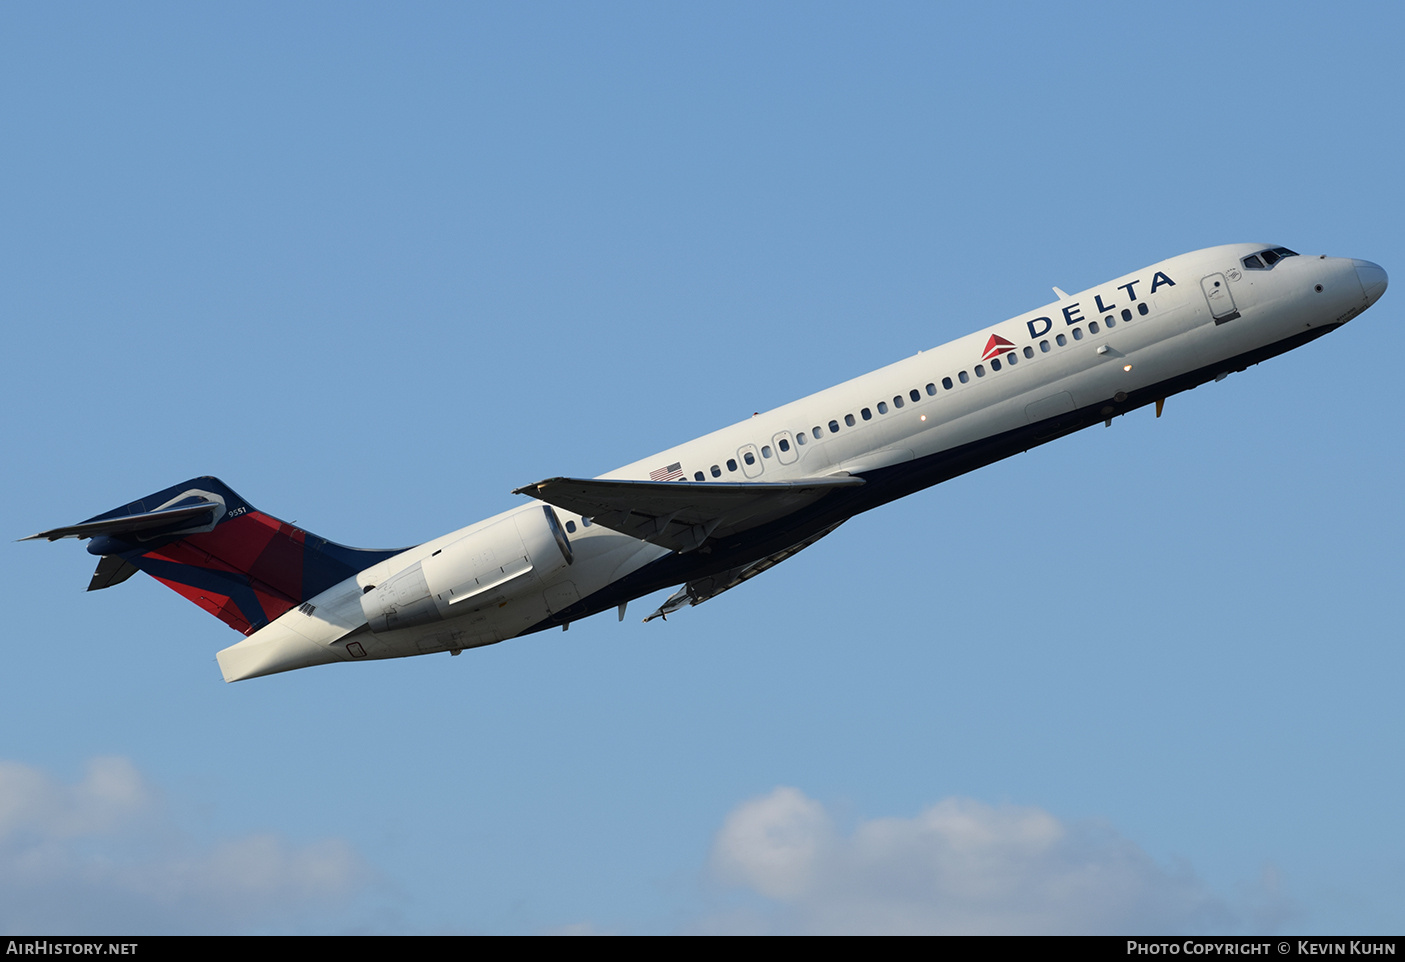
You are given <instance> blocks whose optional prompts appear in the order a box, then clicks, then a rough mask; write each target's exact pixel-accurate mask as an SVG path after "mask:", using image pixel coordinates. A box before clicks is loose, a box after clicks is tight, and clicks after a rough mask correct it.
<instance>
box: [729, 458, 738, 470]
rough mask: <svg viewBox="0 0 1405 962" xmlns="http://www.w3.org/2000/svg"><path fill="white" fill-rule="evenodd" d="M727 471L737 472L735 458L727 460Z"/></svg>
mask: <svg viewBox="0 0 1405 962" xmlns="http://www.w3.org/2000/svg"><path fill="white" fill-rule="evenodd" d="M727 470H728V471H735V470H737V462H736V459H735V458H728V459H727Z"/></svg>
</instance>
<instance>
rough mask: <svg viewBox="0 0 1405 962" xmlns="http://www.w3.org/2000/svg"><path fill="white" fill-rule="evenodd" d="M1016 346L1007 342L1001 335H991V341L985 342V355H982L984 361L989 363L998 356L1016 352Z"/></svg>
mask: <svg viewBox="0 0 1405 962" xmlns="http://www.w3.org/2000/svg"><path fill="white" fill-rule="evenodd" d="M1014 348H1015V345H1013V344H1011V343H1010V342H1009V341H1007V340H1005V339H1004V338H1003V337H1001V336H1000V335H999V334H992V335H990V340H988V341H986V342H985V353H984V354H982V355H981V360H982V361H989V360H990V359H991V358H993V357H995V355H997V354H1004V353H1005V352H1006V351H1007V350H1010V351H1012V350H1014Z"/></svg>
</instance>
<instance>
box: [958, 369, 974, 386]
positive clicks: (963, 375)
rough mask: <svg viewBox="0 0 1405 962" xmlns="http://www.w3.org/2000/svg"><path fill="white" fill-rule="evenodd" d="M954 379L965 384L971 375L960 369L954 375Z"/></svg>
mask: <svg viewBox="0 0 1405 962" xmlns="http://www.w3.org/2000/svg"><path fill="white" fill-rule="evenodd" d="M956 379H957V380H958V381H960V382H961V383H962V384H965V383H967V382H968V381H970V380H971V375H969V374H967V373H966V372H965V371H962V372H961V373H960V374H958V375H956Z"/></svg>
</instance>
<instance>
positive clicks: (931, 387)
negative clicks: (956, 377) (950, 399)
mask: <svg viewBox="0 0 1405 962" xmlns="http://www.w3.org/2000/svg"><path fill="white" fill-rule="evenodd" d="M936 395H937V386H936V385H935V384H928V385H927V396H928V397H936Z"/></svg>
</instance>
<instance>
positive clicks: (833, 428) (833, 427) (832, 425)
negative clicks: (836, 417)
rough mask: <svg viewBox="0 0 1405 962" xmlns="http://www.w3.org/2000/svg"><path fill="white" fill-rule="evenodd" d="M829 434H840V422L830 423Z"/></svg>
mask: <svg viewBox="0 0 1405 962" xmlns="http://www.w3.org/2000/svg"><path fill="white" fill-rule="evenodd" d="M829 433H830V434H838V433H839V422H838V421H830V422H829Z"/></svg>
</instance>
